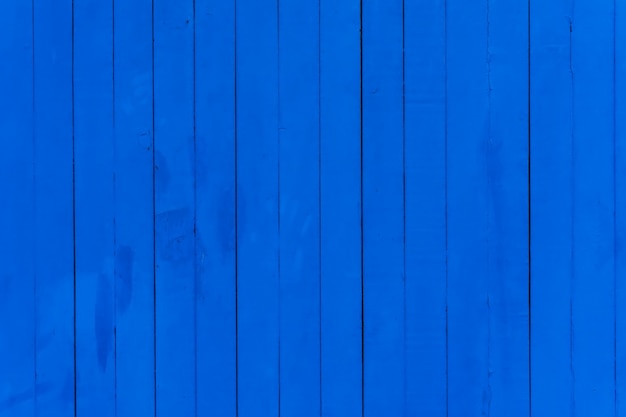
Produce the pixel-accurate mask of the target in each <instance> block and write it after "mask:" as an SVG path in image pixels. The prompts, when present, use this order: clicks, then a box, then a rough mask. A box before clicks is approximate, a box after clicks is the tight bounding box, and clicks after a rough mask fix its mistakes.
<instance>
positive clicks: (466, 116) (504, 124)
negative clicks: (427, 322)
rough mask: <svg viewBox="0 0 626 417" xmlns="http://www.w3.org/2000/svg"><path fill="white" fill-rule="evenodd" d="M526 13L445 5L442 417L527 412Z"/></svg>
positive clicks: (506, 6)
mask: <svg viewBox="0 0 626 417" xmlns="http://www.w3.org/2000/svg"><path fill="white" fill-rule="evenodd" d="M463 6H465V5H463ZM527 10H528V4H527V3H524V2H518V3H516V4H511V3H508V2H500V1H498V0H489V1H486V2H484V3H483V4H476V5H475V6H474V7H473V8H472V9H467V8H466V7H461V3H458V4H457V3H456V2H450V3H449V7H448V12H449V14H448V16H449V20H448V31H449V32H448V33H449V36H448V45H449V49H448V80H449V84H448V94H449V95H448V109H449V113H448V115H449V118H448V132H449V139H448V155H449V163H448V178H449V181H448V195H449V200H448V201H449V205H448V213H449V229H448V230H449V268H450V269H449V311H450V313H449V314H450V315H449V318H450V324H449V332H450V333H449V345H448V346H449V372H450V374H449V378H450V382H449V389H450V391H449V394H450V401H449V407H450V409H449V411H450V415H467V414H476V415H478V414H481V413H482V414H486V415H490V414H491V413H493V414H494V415H520V416H521V415H527V414H528V412H529V411H528V407H529V400H530V397H529V382H528V366H529V365H528V355H529V351H528V114H527V113H528V31H527V30H528V15H527ZM470 278H471V279H470Z"/></svg>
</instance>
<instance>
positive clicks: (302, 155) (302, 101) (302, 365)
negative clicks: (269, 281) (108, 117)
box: [278, 0, 321, 417]
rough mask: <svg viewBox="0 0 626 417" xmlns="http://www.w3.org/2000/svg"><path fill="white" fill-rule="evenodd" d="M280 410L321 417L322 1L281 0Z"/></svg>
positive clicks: (288, 414)
mask: <svg viewBox="0 0 626 417" xmlns="http://www.w3.org/2000/svg"><path fill="white" fill-rule="evenodd" d="M279 22H280V24H279V28H278V31H279V46H278V48H279V49H278V54H279V63H278V65H279V85H278V91H279V110H278V111H279V143H280V148H279V155H280V156H279V158H280V171H279V195H280V211H279V216H280V217H279V218H280V224H279V228H280V229H279V230H280V266H279V267H280V295H279V297H280V300H279V302H280V331H279V333H280V387H279V390H280V405H279V406H280V415H281V416H284V417H300V416H301V417H307V416H310V417H313V416H320V398H321V397H320V395H321V392H320V353H321V352H320V214H319V213H320V185H319V179H320V177H319V175H320V173H319V166H320V155H319V154H320V152H319V149H320V142H319V140H320V130H319V120H320V115H319V105H320V101H319V0H317V1H308V2H302V1H300V0H280V1H279Z"/></svg>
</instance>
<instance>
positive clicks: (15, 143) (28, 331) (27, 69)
mask: <svg viewBox="0 0 626 417" xmlns="http://www.w3.org/2000/svg"><path fill="white" fill-rule="evenodd" d="M32 15H33V11H32V4H31V2H2V3H0V54H1V56H2V64H0V175H2V179H3V180H2V181H0V196H2V197H1V198H2V204H0V230H2V232H1V233H0V247H1V248H2V252H1V253H0V264H1V265H2V272H0V317H1V318H2V319H1V320H0V335H2V336H1V337H0V369H2V371H1V372H2V377H1V378H0V416H16V415H19V416H33V415H35V401H34V398H35V397H36V391H37V386H36V382H37V381H36V377H35V371H36V363H35V362H34V359H35V355H36V346H35V326H36V323H35V304H34V303H35V300H34V293H35V269H34V267H33V263H34V257H33V249H34V244H33V239H34V238H35V236H36V235H35V230H34V225H33V218H34V181H33V174H34V172H33V152H34V148H33V37H32V33H33V26H32ZM39 391H41V390H39Z"/></svg>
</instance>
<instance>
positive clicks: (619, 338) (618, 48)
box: [613, 2, 626, 417]
mask: <svg viewBox="0 0 626 417" xmlns="http://www.w3.org/2000/svg"><path fill="white" fill-rule="evenodd" d="M625 6H626V5H624V4H623V3H620V2H616V3H615V21H614V30H615V38H614V39H615V45H614V46H615V62H614V67H613V70H614V73H613V75H614V77H615V78H614V79H615V90H614V94H615V95H614V98H615V109H614V116H615V119H614V121H615V161H614V162H615V176H614V181H615V182H614V186H615V225H614V228H615V229H614V230H615V248H614V251H615V276H616V277H617V279H616V289H615V291H616V298H615V299H616V305H615V309H616V311H615V332H616V333H615V337H616V340H615V350H616V358H615V361H616V363H615V366H616V368H615V376H616V381H615V384H616V387H615V400H616V404H615V406H616V415H617V416H620V417H622V416H625V415H626V386H625V382H626V381H625V379H624V378H625V377H626V350H625V349H624V340H625V338H626V314H625V313H626V285H625V284H626V282H625V281H624V280H623V279H621V277H623V276H624V273H625V272H626V245H625V244H624V242H626V223H625V222H624V221H625V219H626V188H624V178H626V135H625V133H626V131H625V130H624V126H625V124H624V123H625V122H626V105H625V104H626V88H625V87H626V84H625V83H624V80H625V78H624V74H626V42H625V40H626V37H625V36H624V34H625V33H624V30H625V29H626V26H625V25H626V8H625Z"/></svg>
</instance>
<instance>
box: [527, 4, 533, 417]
mask: <svg viewBox="0 0 626 417" xmlns="http://www.w3.org/2000/svg"><path fill="white" fill-rule="evenodd" d="M527 2H528V4H527V11H526V13H527V15H528V16H526V18H527V29H526V30H527V32H528V33H527V43H528V55H527V60H528V79H527V81H528V85H527V88H528V97H527V103H526V104H527V106H528V107H527V113H528V114H527V117H528V125H527V134H528V139H527V141H528V142H527V145H526V146H527V147H528V160H527V170H528V172H527V174H528V214H527V217H528V255H527V256H528V410H529V414H530V415H531V416H532V413H533V412H532V405H533V391H532V244H531V242H532V176H531V166H532V158H531V149H532V140H531V129H532V124H531V117H532V116H531V113H532V106H531V100H532V95H531V82H532V80H531V74H532V73H531V70H532V67H531V59H532V58H531V57H532V55H531V39H532V37H531V23H530V19H531V15H530V13H531V5H530V4H531V0H527Z"/></svg>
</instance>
